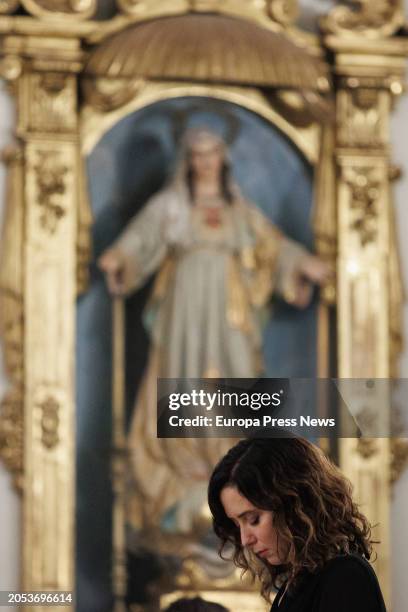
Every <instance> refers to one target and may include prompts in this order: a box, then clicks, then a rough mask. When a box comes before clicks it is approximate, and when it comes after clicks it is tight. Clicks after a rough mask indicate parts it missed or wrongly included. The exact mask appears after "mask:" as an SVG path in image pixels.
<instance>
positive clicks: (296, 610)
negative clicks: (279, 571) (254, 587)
mask: <svg viewBox="0 0 408 612" xmlns="http://www.w3.org/2000/svg"><path fill="white" fill-rule="evenodd" d="M284 591H285V584H284V585H283V586H282V587H281V588H280V589H279V591H278V594H277V595H276V598H275V600H274V602H273V605H272V608H271V612H276V611H277V610H278V611H279V612H386V610H385V604H384V600H383V597H382V595H381V590H380V585H379V584H378V580H377V576H376V575H375V573H374V570H373V569H372V567H371V565H370V564H369V563H368V561H366V560H365V559H364V558H363V557H360V556H359V555H342V556H339V557H335V558H334V559H331V560H330V561H328V562H327V563H326V565H325V566H324V567H323V569H321V570H320V571H318V572H316V573H313V574H308V575H307V576H304V577H303V578H302V579H301V580H300V582H299V584H298V586H297V587H296V588H295V589H294V590H293V592H286V593H285V594H284V595H283V597H282V594H283V593H284ZM281 597H282V599H281ZM279 602H280V605H279Z"/></svg>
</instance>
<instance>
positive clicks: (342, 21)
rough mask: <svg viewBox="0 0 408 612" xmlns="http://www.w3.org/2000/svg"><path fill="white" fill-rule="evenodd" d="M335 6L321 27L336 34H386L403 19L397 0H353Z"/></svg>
mask: <svg viewBox="0 0 408 612" xmlns="http://www.w3.org/2000/svg"><path fill="white" fill-rule="evenodd" d="M351 4H352V6H351V7H350V6H346V5H342V6H336V7H335V8H334V9H333V10H332V11H331V12H330V13H329V15H328V16H327V17H325V18H324V19H323V20H322V27H323V29H324V30H325V31H327V32H330V33H333V34H338V35H340V36H356V35H364V36H367V37H371V38H372V37H378V38H381V37H387V36H391V35H392V34H394V33H395V32H396V31H397V30H398V29H399V28H400V27H401V26H402V25H403V23H404V14H403V11H402V9H401V2H400V0H353V1H352V2H351Z"/></svg>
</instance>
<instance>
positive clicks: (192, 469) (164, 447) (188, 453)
mask: <svg viewBox="0 0 408 612" xmlns="http://www.w3.org/2000/svg"><path fill="white" fill-rule="evenodd" d="M99 265H100V267H101V269H102V270H103V271H104V272H105V274H106V279H107V284H108V288H109V290H110V291H111V293H113V294H115V295H127V294H129V293H131V292H133V291H135V290H137V289H138V288H139V287H141V286H142V285H143V284H144V283H145V281H146V280H147V279H148V277H149V276H150V275H152V274H153V273H155V272H157V276H156V280H155V283H154V287H153V290H152V293H151V296H150V300H149V302H148V305H147V307H146V312H145V321H146V324H147V326H148V330H149V333H150V338H151V346H150V354H149V359H148V365H147V368H146V371H145V374H144V378H143V381H142V384H141V387H140V390H139V393H138V397H137V399H136V406H135V410H134V413H133V418H132V423H131V428H130V433H129V450H130V457H131V465H132V470H131V471H132V481H133V482H132V487H131V488H132V491H133V493H134V495H133V494H132V500H133V503H132V512H131V516H132V522H133V524H134V525H135V526H136V527H137V528H138V529H146V528H149V527H151V528H154V527H160V525H162V524H164V523H165V522H166V517H168V516H169V515H170V514H171V516H172V517H173V520H174V521H175V522H174V525H173V527H174V529H175V531H176V532H178V533H187V532H189V531H191V530H192V529H193V527H194V515H195V512H194V508H193V506H194V505H196V506H197V507H196V508H195V510H197V511H198V506H199V505H200V504H201V503H202V501H203V496H202V495H201V494H200V491H203V490H204V489H205V487H206V483H207V482H208V477H209V474H210V473H211V471H212V469H213V467H214V465H215V463H216V462H217V460H218V458H219V457H220V456H221V455H222V454H224V452H225V451H226V450H227V447H228V446H230V441H229V440H226V439H219V438H218V439H217V438H206V439H157V437H156V393H157V391H156V384H157V378H209V377H217V378H224V377H225V378H252V377H256V376H259V375H262V371H263V369H262V353H261V348H262V346H261V331H262V330H261V321H262V316H261V314H262V309H263V307H264V306H265V305H266V303H267V301H268V300H269V298H270V297H271V294H272V293H273V292H277V293H279V294H280V296H282V297H283V298H284V299H285V300H286V301H288V302H290V303H291V304H294V305H296V306H298V307H304V306H306V305H307V304H308V303H309V301H310V299H311V294H312V288H313V284H315V283H317V284H322V283H324V282H325V280H326V279H327V277H328V275H329V270H328V267H327V265H326V264H325V263H324V262H322V261H321V260H320V259H319V258H318V257H316V256H315V255H312V254H311V253H309V252H308V251H306V250H305V249H304V248H303V247H302V246H301V245H299V244H298V243H295V242H294V241H292V240H290V239H289V238H288V237H287V236H285V235H283V234H282V232H281V231H280V230H279V229H278V228H277V227H275V226H274V225H272V224H271V222H270V221H269V220H268V219H267V218H266V217H265V216H264V215H263V214H262V213H261V212H260V210H258V209H257V208H256V207H255V206H254V205H253V204H252V203H251V202H248V201H247V200H246V199H245V198H244V197H243V196H242V194H241V193H240V190H239V188H238V185H237V184H236V183H235V181H234V180H233V178H232V175H231V171H230V163H229V156H228V151H227V148H226V145H225V143H224V141H223V140H222V139H221V138H220V137H219V136H218V135H216V134H215V133H212V132H210V131H209V130H207V129H199V128H196V129H193V130H189V131H188V132H187V133H186V135H185V138H184V145H183V148H182V152H181V155H180V162H179V165H178V168H177V171H176V172H175V174H174V176H173V178H172V179H171V180H170V182H169V183H168V184H167V186H166V187H165V188H164V189H163V190H162V191H160V192H159V193H157V194H156V195H154V196H153V197H152V198H151V199H150V200H149V201H148V202H147V204H146V205H145V206H144V208H143V210H142V211H141V212H140V213H138V214H137V215H136V216H135V217H134V218H133V219H132V220H131V221H130V223H129V224H128V226H127V227H126V228H125V230H124V232H123V233H122V234H121V236H120V237H119V239H118V240H117V241H116V242H115V243H114V244H113V245H112V246H111V247H110V248H109V249H108V250H107V251H105V252H104V253H103V254H102V256H101V258H100V260H99ZM194 500H196V501H194ZM174 517H175V518H174Z"/></svg>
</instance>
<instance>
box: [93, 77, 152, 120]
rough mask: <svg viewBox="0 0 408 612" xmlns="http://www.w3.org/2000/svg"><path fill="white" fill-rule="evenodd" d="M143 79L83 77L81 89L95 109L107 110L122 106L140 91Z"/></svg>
mask: <svg viewBox="0 0 408 612" xmlns="http://www.w3.org/2000/svg"><path fill="white" fill-rule="evenodd" d="M144 83H145V81H144V80H143V79H104V78H96V79H84V81H83V84H82V90H83V92H84V95H85V98H86V101H87V102H88V104H90V105H91V106H92V107H93V108H94V109H95V110H98V111H101V112H108V111H111V110H115V109H116V108H120V107H121V106H124V105H125V104H127V103H128V102H130V101H131V100H132V99H133V98H134V97H136V95H137V94H138V93H140V92H141V89H142V88H143V85H144Z"/></svg>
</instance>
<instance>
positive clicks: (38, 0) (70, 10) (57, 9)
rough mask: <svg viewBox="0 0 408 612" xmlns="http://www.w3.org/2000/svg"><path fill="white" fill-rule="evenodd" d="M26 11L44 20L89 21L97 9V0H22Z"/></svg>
mask: <svg viewBox="0 0 408 612" xmlns="http://www.w3.org/2000/svg"><path fill="white" fill-rule="evenodd" d="M21 3H22V5H23V7H24V8H25V9H26V11H27V12H28V13H30V14H32V15H34V16H35V17H40V18H43V19H47V18H48V19H55V18H58V19H59V18H61V17H64V18H67V17H72V18H74V19H87V18H89V17H91V16H92V15H93V13H94V12H95V9H96V0H21Z"/></svg>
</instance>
